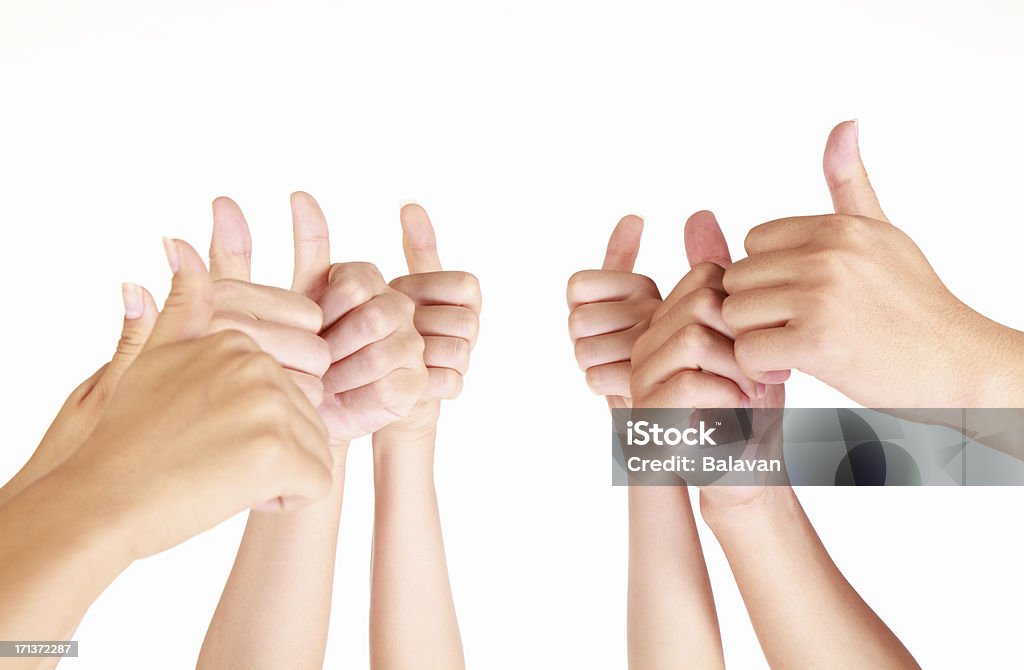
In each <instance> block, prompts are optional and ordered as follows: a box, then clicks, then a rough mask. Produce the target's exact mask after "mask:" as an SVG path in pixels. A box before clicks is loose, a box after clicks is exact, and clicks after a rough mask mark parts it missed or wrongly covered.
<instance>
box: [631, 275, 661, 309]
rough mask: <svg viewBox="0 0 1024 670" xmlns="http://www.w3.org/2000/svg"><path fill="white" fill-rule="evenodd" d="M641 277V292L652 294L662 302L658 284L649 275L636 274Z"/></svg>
mask: <svg viewBox="0 0 1024 670" xmlns="http://www.w3.org/2000/svg"><path fill="white" fill-rule="evenodd" d="M635 276H636V277H637V278H638V279H640V292H641V293H646V294H648V295H650V296H651V297H652V298H655V299H656V300H657V301H658V302H661V291H660V290H658V284H657V283H655V281H654V280H653V279H651V278H650V277H648V276H647V275H639V274H638V275H635Z"/></svg>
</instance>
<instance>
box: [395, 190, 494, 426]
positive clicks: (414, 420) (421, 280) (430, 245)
mask: <svg viewBox="0 0 1024 670" xmlns="http://www.w3.org/2000/svg"><path fill="white" fill-rule="evenodd" d="M400 218H401V222H402V248H403V250H404V251H405V260H406V264H407V266H408V268H409V274H408V275H406V276H404V277H399V278H398V279H395V280H393V281H392V282H391V288H393V289H395V290H397V291H399V292H401V293H402V294H404V295H406V296H408V297H409V298H410V299H411V300H412V301H413V303H415V305H416V311H415V314H414V316H413V322H414V324H415V326H416V330H417V331H419V333H420V335H422V336H423V341H424V345H425V346H424V349H423V361H424V363H425V364H426V366H427V375H428V379H427V387H426V390H425V391H424V392H423V396H422V397H421V398H420V401H419V402H418V403H417V404H416V406H415V408H414V410H413V413H412V414H411V415H410V416H409V418H408V419H406V420H404V421H402V422H398V423H396V424H393V427H394V428H395V429H402V430H405V429H410V428H417V427H419V428H427V427H430V426H432V425H433V423H435V422H436V421H437V416H438V411H439V407H440V401H441V400H443V399H452V398H456V397H458V395H459V394H460V393H461V392H462V384H463V376H464V375H465V374H466V373H467V372H468V370H469V356H470V352H471V351H472V350H473V347H474V346H475V345H476V338H477V333H478V332H479V330H480V306H481V296H480V282H479V281H477V278H476V277H474V276H473V275H471V274H470V273H468V272H455V271H445V270H443V269H442V267H441V259H440V257H439V256H438V253H437V237H436V235H435V234H434V227H433V225H432V224H431V223H430V217H428V216H427V212H426V211H425V210H424V209H423V208H422V207H420V206H419V205H415V204H410V205H406V206H404V207H402V210H401V213H400Z"/></svg>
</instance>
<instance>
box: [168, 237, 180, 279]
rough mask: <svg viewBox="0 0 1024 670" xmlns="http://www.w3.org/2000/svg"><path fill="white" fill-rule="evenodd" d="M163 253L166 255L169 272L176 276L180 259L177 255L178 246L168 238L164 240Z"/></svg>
mask: <svg viewBox="0 0 1024 670" xmlns="http://www.w3.org/2000/svg"><path fill="white" fill-rule="evenodd" d="M164 253H165V254H167V264H168V265H170V266H171V272H173V273H175V274H177V272H178V268H179V267H181V257H180V256H179V255H178V245H177V244H176V243H175V242H174V240H172V239H171V238H169V237H165V238H164Z"/></svg>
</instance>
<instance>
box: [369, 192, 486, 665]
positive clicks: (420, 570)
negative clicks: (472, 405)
mask: <svg viewBox="0 0 1024 670" xmlns="http://www.w3.org/2000/svg"><path fill="white" fill-rule="evenodd" d="M400 218H401V223H402V241H403V249H404V251H405V258H406V264H407V266H408V268H409V274H408V275H407V276H405V277H399V278H398V279H395V280H393V281H392V282H391V286H392V287H394V288H395V289H397V290H399V291H401V292H402V293H404V294H405V295H407V296H409V298H411V299H412V300H413V302H415V303H416V313H415V317H414V318H415V323H416V328H417V330H418V331H419V332H420V333H421V334H422V335H423V338H424V340H425V342H426V348H425V350H424V354H423V356H424V361H425V363H426V365H427V370H428V373H429V377H430V381H429V382H428V384H427V388H426V391H425V392H424V395H423V397H422V398H421V399H420V402H418V403H417V404H416V406H415V407H414V408H413V410H412V412H411V413H410V415H409V416H408V417H407V418H405V419H402V420H400V421H396V422H395V423H392V424H390V425H389V426H386V427H384V428H382V429H381V430H379V431H377V432H376V433H374V434H373V479H374V502H375V504H374V526H373V553H372V559H373V560H372V563H371V571H370V666H371V667H372V668H376V669H380V670H390V669H392V668H413V667H414V668H424V669H428V668H438V669H458V668H463V667H465V660H464V658H463V652H462V640H461V637H460V634H459V626H458V621H457V619H456V616H455V604H454V602H453V600H452V593H451V585H450V583H449V579H448V568H447V563H446V561H445V552H444V541H443V538H442V534H441V520H440V514H439V511H438V506H437V495H436V492H435V488H434V447H435V441H436V435H437V420H438V415H439V411H440V404H441V400H442V399H451V398H455V397H457V396H458V395H459V393H460V392H461V391H462V387H463V379H462V378H463V375H465V374H466V372H467V371H468V369H469V359H470V352H471V351H472V349H473V346H474V345H475V344H476V338H477V333H478V330H479V318H480V307H481V295H480V285H479V283H478V282H477V280H476V278H475V277H474V276H473V275H471V274H468V273H465V272H452V271H444V270H443V268H442V266H441V261H440V258H439V256H438V252H437V240H436V236H435V233H434V228H433V226H432V225H431V222H430V219H429V217H428V216H427V213H426V211H424V210H423V208H422V207H420V206H419V205H415V204H410V205H406V206H404V207H403V208H402V210H401V215H400Z"/></svg>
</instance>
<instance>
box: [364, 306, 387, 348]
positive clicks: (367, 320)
mask: <svg viewBox="0 0 1024 670" xmlns="http://www.w3.org/2000/svg"><path fill="white" fill-rule="evenodd" d="M391 321H392V319H391V316H390V314H388V310H386V309H385V308H384V305H382V304H381V302H380V301H378V300H371V301H370V302H368V303H366V304H365V305H363V308H362V309H361V310H359V332H360V334H361V335H363V336H364V337H368V338H374V339H377V338H380V337H382V336H384V335H386V334H387V333H388V332H389V331H390V327H391Z"/></svg>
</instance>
